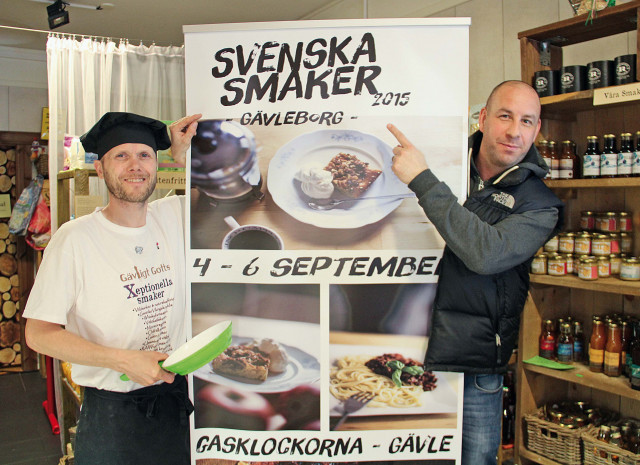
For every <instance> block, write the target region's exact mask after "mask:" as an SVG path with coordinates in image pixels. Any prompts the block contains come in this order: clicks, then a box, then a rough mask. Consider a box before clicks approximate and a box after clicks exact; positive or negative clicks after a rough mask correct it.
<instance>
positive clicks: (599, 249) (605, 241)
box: [591, 234, 611, 256]
mask: <svg viewBox="0 0 640 465" xmlns="http://www.w3.org/2000/svg"><path fill="white" fill-rule="evenodd" d="M591 253H592V254H593V255H596V256H602V255H611V238H610V237H609V235H608V234H594V235H593V237H592V238H591Z"/></svg>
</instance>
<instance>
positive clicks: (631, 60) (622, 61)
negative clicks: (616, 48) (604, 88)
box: [613, 53, 637, 85]
mask: <svg viewBox="0 0 640 465" xmlns="http://www.w3.org/2000/svg"><path fill="white" fill-rule="evenodd" d="M636 57H637V55H636V54H635V53H634V54H633V55H621V56H619V57H616V58H615V59H614V60H613V63H614V66H615V73H616V81H615V82H616V85H620V84H630V83H632V82H636Z"/></svg>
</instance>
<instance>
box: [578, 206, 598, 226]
mask: <svg viewBox="0 0 640 465" xmlns="http://www.w3.org/2000/svg"><path fill="white" fill-rule="evenodd" d="M595 228H596V216H595V213H593V212H592V211H589V210H585V211H582V212H580V229H582V230H583V231H593V230H594V229H595Z"/></svg>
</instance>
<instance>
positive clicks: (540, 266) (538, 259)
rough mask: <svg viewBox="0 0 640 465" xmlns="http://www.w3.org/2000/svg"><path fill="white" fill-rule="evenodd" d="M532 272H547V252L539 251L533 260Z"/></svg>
mask: <svg viewBox="0 0 640 465" xmlns="http://www.w3.org/2000/svg"><path fill="white" fill-rule="evenodd" d="M531 273H532V274H547V254H546V253H539V254H537V255H536V256H535V257H533V260H531Z"/></svg>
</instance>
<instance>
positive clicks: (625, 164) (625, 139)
mask: <svg viewBox="0 0 640 465" xmlns="http://www.w3.org/2000/svg"><path fill="white" fill-rule="evenodd" d="M631 137H632V136H631V133H630V132H625V133H622V134H620V151H619V152H618V177H620V178H628V177H630V176H631V170H632V167H633V142H632V141H631Z"/></svg>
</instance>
